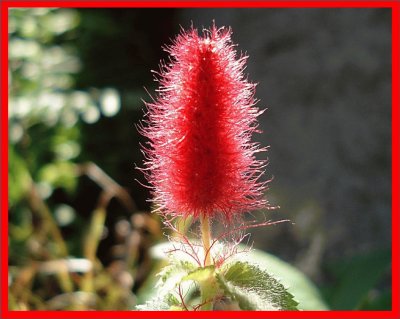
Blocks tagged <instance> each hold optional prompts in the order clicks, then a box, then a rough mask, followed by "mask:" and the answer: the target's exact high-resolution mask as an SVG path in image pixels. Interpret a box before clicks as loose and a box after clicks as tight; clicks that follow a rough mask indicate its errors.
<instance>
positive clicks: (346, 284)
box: [325, 249, 391, 310]
mask: <svg viewBox="0 0 400 319" xmlns="http://www.w3.org/2000/svg"><path fill="white" fill-rule="evenodd" d="M390 270H391V250H390V249H382V250H377V251H373V252H370V253H368V254H362V255H358V256H353V257H352V258H348V259H344V260H341V261H337V262H336V263H332V264H331V265H329V266H328V271H329V273H330V274H331V275H332V276H333V278H334V284H332V285H331V286H330V287H326V289H325V295H326V299H327V300H328V302H329V303H330V305H331V306H332V308H334V309H360V310H364V309H365V310H367V309H381V310H384V309H390V308H391V292H390V291H384V292H383V293H379V292H378V291H374V288H375V287H376V286H377V284H379V283H380V282H382V279H384V278H385V275H386V274H389V273H390ZM374 307H376V308H374Z"/></svg>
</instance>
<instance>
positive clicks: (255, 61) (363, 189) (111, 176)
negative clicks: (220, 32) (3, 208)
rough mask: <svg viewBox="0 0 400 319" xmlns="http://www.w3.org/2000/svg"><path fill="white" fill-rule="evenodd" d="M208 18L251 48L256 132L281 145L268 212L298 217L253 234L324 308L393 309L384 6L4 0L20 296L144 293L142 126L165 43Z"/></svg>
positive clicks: (82, 304) (153, 231) (150, 238)
mask: <svg viewBox="0 0 400 319" xmlns="http://www.w3.org/2000/svg"><path fill="white" fill-rule="evenodd" d="M213 19H215V22H216V24H217V26H222V25H225V26H231V27H232V29H233V40H234V42H235V43H237V44H239V46H238V49H239V50H242V51H245V52H247V54H248V55H249V56H250V58H249V61H248V68H247V72H248V73H249V78H250V79H251V80H252V81H253V82H257V83H258V86H257V94H256V96H257V98H259V99H260V100H261V101H260V102H259V106H260V107H261V108H268V110H267V112H266V113H264V114H263V115H262V116H261V118H260V125H261V128H262V129H263V131H264V132H263V134H259V135H258V136H256V137H255V139H257V140H259V141H260V142H261V143H262V144H263V145H270V146H271V148H270V151H269V152H268V154H267V155H268V157H269V161H270V165H269V166H268V168H267V174H266V178H270V177H272V176H273V181H272V182H271V183H270V190H269V191H268V193H267V197H268V198H269V200H270V202H271V204H272V205H279V206H280V209H278V210H272V211H268V212H267V213H266V215H267V218H268V219H270V218H271V219H274V220H276V219H286V218H289V219H291V220H292V222H293V223H294V224H290V223H287V224H281V225H279V226H276V227H269V228H262V229H257V230H255V231H253V232H252V240H254V245H255V247H256V248H260V249H263V250H266V251H268V252H271V253H273V254H275V255H277V256H279V257H280V258H282V259H284V260H286V261H288V262H290V263H292V264H294V265H295V266H296V267H297V268H299V269H300V270H301V271H303V272H304V273H306V274H307V275H308V276H309V277H310V278H312V279H313V280H314V282H315V283H316V284H317V286H318V287H319V288H320V289H321V291H322V293H323V295H324V297H325V299H326V301H327V303H328V305H329V306H330V307H331V308H332V309H390V308H391V274H390V271H391V269H390V268H391V253H390V246H391V232H390V230H391V170H390V167H391V18H390V10H389V9H80V10H75V9H12V10H10V16H9V32H10V33H9V35H10V40H9V45H10V49H9V52H10V56H9V61H10V80H11V81H10V83H11V85H10V106H9V207H10V209H9V220H10V232H9V241H10V246H9V247H10V256H9V264H10V280H11V285H10V308H11V309H130V308H132V306H133V305H135V303H136V298H137V294H138V293H139V291H140V288H141V286H142V285H143V284H144V282H145V281H146V279H147V276H148V275H149V269H150V268H151V267H152V266H151V265H152V264H151V258H150V257H149V253H148V251H149V247H151V246H152V245H153V244H154V243H155V242H157V241H160V240H162V238H163V236H162V230H161V225H160V221H159V219H158V217H157V216H154V215H152V214H149V211H150V206H149V203H148V201H147V199H148V198H149V197H150V195H149V193H148V190H147V189H146V188H144V187H143V186H141V185H140V183H138V182H136V181H135V179H137V180H139V181H140V182H141V183H145V181H144V177H143V176H142V175H141V174H140V172H139V171H137V170H135V164H136V165H138V166H140V165H141V163H142V160H143V157H142V154H141V153H140V147H139V143H140V142H142V143H143V142H144V141H143V138H142V137H141V136H139V134H138V132H137V130H136V128H135V126H134V125H135V124H137V123H138V122H139V120H140V119H141V118H142V117H143V111H142V109H143V102H142V99H144V100H147V101H149V100H150V97H149V96H148V94H147V93H146V90H145V88H147V89H148V91H149V92H154V90H155V88H156V86H157V83H155V82H154V81H153V77H152V73H151V72H150V70H157V69H158V64H159V61H160V59H165V58H166V57H167V56H166V53H165V52H163V51H162V50H161V46H162V45H165V44H168V43H169V42H170V39H172V38H174V36H175V35H176V34H177V33H178V32H179V30H180V25H182V26H183V27H184V28H188V27H190V25H191V24H192V23H193V25H194V26H196V27H198V28H200V29H201V27H202V26H205V27H208V26H210V25H211V24H212V20H213ZM103 223H105V227H102V225H103ZM66 256H70V259H69V261H68V262H66V261H65V259H64V258H65V257H66ZM94 273H96V276H94ZM78 274H80V275H78ZM77 291H78V292H77Z"/></svg>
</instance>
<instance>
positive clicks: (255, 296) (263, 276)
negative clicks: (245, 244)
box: [217, 261, 298, 310]
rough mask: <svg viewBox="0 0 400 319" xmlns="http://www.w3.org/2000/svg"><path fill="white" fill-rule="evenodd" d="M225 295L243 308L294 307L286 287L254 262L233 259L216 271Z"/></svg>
mask: <svg viewBox="0 0 400 319" xmlns="http://www.w3.org/2000/svg"><path fill="white" fill-rule="evenodd" d="M217 280H218V282H219V284H220V286H221V288H222V289H224V291H225V294H227V295H228V296H230V297H231V298H232V299H234V300H236V301H237V302H238V303H239V306H240V308H241V309H243V310H297V305H298V303H297V301H295V300H294V299H293V295H292V294H290V293H289V292H288V291H287V289H286V288H285V287H284V286H283V285H282V284H281V283H280V282H279V281H278V280H276V279H275V278H273V277H271V276H270V275H269V274H268V273H267V272H265V271H264V270H261V269H260V268H259V267H257V266H255V265H251V264H249V263H245V262H240V261H239V262H235V263H232V264H228V265H227V266H225V267H224V268H223V269H222V271H221V272H220V273H219V274H217Z"/></svg>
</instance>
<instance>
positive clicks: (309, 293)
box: [240, 249, 329, 310]
mask: <svg viewBox="0 0 400 319" xmlns="http://www.w3.org/2000/svg"><path fill="white" fill-rule="evenodd" d="M240 258H241V261H247V262H249V263H251V264H254V263H256V264H257V265H259V266H260V267H261V268H262V269H268V273H269V274H270V275H272V276H273V277H274V278H278V279H279V281H280V282H281V283H282V284H283V285H284V286H285V287H287V289H288V291H289V292H290V293H291V294H292V295H293V296H296V300H297V301H298V302H299V305H298V308H299V309H301V310H328V309H329V308H328V306H327V304H326V302H325V301H324V300H323V298H322V296H321V294H320V292H319V290H318V288H317V287H316V286H315V285H314V283H313V282H312V281H311V280H310V279H309V278H307V277H306V276H305V275H304V274H303V273H302V272H301V271H300V270H299V269H297V268H295V267H293V266H292V265H290V264H288V263H287V262H285V261H283V260H281V259H279V258H278V257H276V256H274V255H271V254H268V253H266V252H263V251H261V250H257V249H253V250H252V251H251V252H249V253H248V254H246V255H243V256H241V257H240Z"/></svg>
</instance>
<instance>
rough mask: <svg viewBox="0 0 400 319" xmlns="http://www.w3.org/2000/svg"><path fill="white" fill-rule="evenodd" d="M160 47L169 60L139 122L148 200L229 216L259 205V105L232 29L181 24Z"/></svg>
mask: <svg viewBox="0 0 400 319" xmlns="http://www.w3.org/2000/svg"><path fill="white" fill-rule="evenodd" d="M166 51H167V52H168V53H170V55H171V62H170V64H168V66H166V65H162V67H161V71H160V73H159V74H158V75H159V79H158V80H159V82H160V88H159V89H158V96H157V99H156V101H154V102H153V103H147V104H146V106H147V109H148V112H147V114H146V119H145V121H144V122H145V123H146V124H145V125H144V126H142V127H141V131H142V134H143V135H145V136H146V137H147V138H148V139H149V147H146V148H144V153H145V155H146V162H145V166H146V167H145V169H144V171H145V174H146V177H147V179H148V181H149V183H150V184H151V185H152V188H153V190H154V199H153V200H154V202H155V203H156V204H157V205H159V208H160V210H161V211H162V212H164V213H166V214H172V215H173V216H176V215H180V216H189V215H191V216H194V217H195V218H197V217H199V216H200V215H201V214H204V216H208V217H215V216H216V215H221V214H223V216H224V217H225V218H226V219H228V220H230V219H232V217H233V215H234V214H236V213H240V212H246V211H250V210H254V209H257V208H261V207H264V206H265V205H266V201H265V200H264V199H263V198H262V195H263V191H264V189H265V183H263V182H260V181H259V177H260V175H262V174H263V167H264V165H265V161H260V160H257V159H256V158H255V153H256V152H259V151H263V150H265V149H261V148H260V147H259V145H258V144H257V143H254V142H252V141H251V136H252V133H253V132H255V131H256V128H257V125H258V124H257V116H258V115H259V114H260V113H261V111H260V110H259V109H258V108H257V107H255V99H254V92H255V85H254V84H252V83H249V82H248V80H247V79H246V78H245V77H244V75H243V70H244V65H245V62H246V59H247V56H240V57H237V53H236V51H235V50H234V45H233V44H232V43H231V30H230V29H224V28H221V29H217V28H216V27H215V26H214V27H212V28H211V29H210V30H205V31H204V32H203V35H202V36H201V35H199V34H198V32H197V30H195V29H191V30H189V31H188V32H185V31H182V33H181V34H180V35H179V36H178V37H177V38H176V39H175V41H174V42H173V44H172V45H171V46H169V47H167V48H166Z"/></svg>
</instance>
